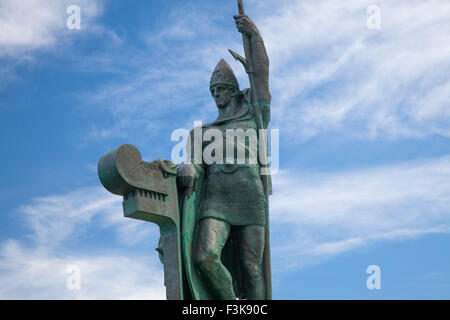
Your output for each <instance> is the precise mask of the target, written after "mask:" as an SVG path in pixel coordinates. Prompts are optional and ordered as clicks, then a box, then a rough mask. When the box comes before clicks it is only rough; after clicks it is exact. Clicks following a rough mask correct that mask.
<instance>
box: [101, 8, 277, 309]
mask: <svg viewBox="0 0 450 320" xmlns="http://www.w3.org/2000/svg"><path fill="white" fill-rule="evenodd" d="M238 5H239V15H236V16H234V19H235V21H236V26H237V29H238V31H239V32H240V33H242V37H243V42H244V50H245V58H243V57H241V56H239V55H238V54H237V53H235V52H234V51H231V50H230V52H231V54H232V55H233V57H234V58H236V59H237V60H239V61H240V62H241V63H242V64H243V65H244V67H245V69H246V71H247V73H248V74H249V79H250V88H249V89H245V90H242V91H241V90H240V88H239V84H238V81H237V79H236V77H235V75H234V73H233V70H232V69H231V67H230V66H229V65H228V64H227V63H226V62H225V60H223V59H221V60H220V61H219V63H218V64H217V66H216V68H215V70H214V72H213V74H212V77H211V80H210V90H211V94H212V97H213V99H214V101H215V103H216V106H217V108H218V117H217V119H216V120H215V121H213V122H212V123H209V124H207V125H204V126H202V127H199V128H195V129H194V130H193V131H191V134H190V139H189V142H188V150H189V153H188V158H187V161H186V163H183V164H181V165H180V166H179V167H177V165H176V164H174V163H172V162H170V161H162V160H157V161H154V162H152V163H147V162H144V161H142V159H141V157H140V154H139V151H137V149H135V148H134V147H132V146H130V145H125V146H122V147H119V148H117V149H115V150H113V151H111V152H109V153H107V154H105V155H104V156H103V157H102V158H101V159H100V161H99V177H100V180H101V181H102V183H103V185H104V186H105V187H106V188H107V189H108V190H110V191H111V192H113V193H115V194H121V195H123V196H124V213H125V216H128V217H132V218H136V219H142V220H147V221H152V222H155V223H157V224H158V225H159V226H160V228H161V240H160V243H159V246H158V248H157V250H158V252H159V253H160V258H161V261H162V262H163V264H164V269H165V284H166V287H167V296H168V298H169V299H227V300H234V299H249V300H265V299H271V298H272V288H271V271H270V246H269V209H268V208H269V207H268V197H269V195H270V194H271V180H270V175H268V174H267V171H268V170H267V169H268V164H267V137H266V133H265V131H264V130H265V129H267V126H268V123H269V120H270V102H271V95H270V93H269V60H268V57H267V53H266V49H265V46H264V42H263V39H262V37H261V34H260V32H259V30H258V28H257V27H256V26H255V24H254V23H253V22H252V20H251V19H250V18H249V17H248V16H246V15H245V13H244V9H243V6H242V1H238ZM261 129H264V130H261ZM208 130H215V131H214V132H218V133H219V134H220V135H221V138H222V137H223V139H224V140H227V139H229V138H230V136H229V134H228V133H229V132H230V130H231V131H233V130H242V131H243V132H245V133H248V132H252V131H253V132H257V133H259V134H258V135H255V137H257V140H258V141H257V148H256V149H257V152H256V153H255V152H254V150H253V151H252V150H251V149H252V146H251V141H250V140H251V139H248V140H245V137H244V143H243V144H241V145H240V147H242V148H243V149H244V151H245V159H244V161H240V160H242V159H238V158H239V157H236V155H235V152H234V151H236V150H235V149H236V146H233V157H232V158H231V159H230V157H229V153H228V152H227V150H224V151H225V152H219V153H218V154H222V155H223V157H219V158H220V159H218V161H217V158H216V161H214V162H213V163H208V162H206V161H204V158H203V156H202V155H203V154H204V151H205V150H207V149H208V146H210V143H212V142H211V141H209V142H208V141H206V142H205V141H203V138H202V137H203V135H204V134H206V133H207V132H208ZM198 132H200V135H198V134H196V133H198ZM261 132H262V134H260V133H261ZM234 141H235V137H232V142H233V143H234ZM228 142H229V140H228V141H227V143H228ZM196 148H197V150H196ZM198 149H200V150H198ZM224 149H225V147H224ZM197 151H199V152H197ZM218 151H219V150H214V151H213V153H214V155H216V152H218ZM221 151H223V150H221ZM198 154H200V157H198ZM255 154H257V155H259V156H256V158H255ZM253 158H255V159H253ZM252 159H253V160H254V161H252Z"/></svg>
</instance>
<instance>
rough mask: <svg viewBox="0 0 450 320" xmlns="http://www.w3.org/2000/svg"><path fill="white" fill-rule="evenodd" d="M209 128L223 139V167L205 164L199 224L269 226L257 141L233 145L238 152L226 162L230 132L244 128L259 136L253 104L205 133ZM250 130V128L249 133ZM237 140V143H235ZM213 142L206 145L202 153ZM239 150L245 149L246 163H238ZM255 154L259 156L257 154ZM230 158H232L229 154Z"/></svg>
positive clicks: (210, 126)
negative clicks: (219, 222) (211, 221)
mask: <svg viewBox="0 0 450 320" xmlns="http://www.w3.org/2000/svg"><path fill="white" fill-rule="evenodd" d="M207 129H218V130H220V131H221V132H222V136H223V142H224V143H223V145H224V150H223V159H224V160H223V161H222V163H220V164H217V163H212V164H210V165H204V166H203V167H204V169H205V172H206V186H205V187H206V188H205V194H204V198H203V204H202V207H201V209H200V213H199V221H201V220H203V219H206V218H214V219H219V220H223V221H225V222H227V223H229V224H230V225H232V226H247V225H261V226H265V225H266V208H267V206H266V201H267V198H266V196H265V194H264V188H263V184H262V181H261V177H260V174H259V165H258V161H257V158H255V159H254V157H255V156H256V155H257V154H258V147H257V140H256V149H255V144H252V139H250V138H247V139H245V140H240V141H241V142H242V141H244V144H242V143H239V140H237V143H235V144H234V146H235V152H234V159H233V162H232V163H230V158H228V160H226V156H227V154H226V150H225V141H226V139H227V137H226V130H227V129H242V130H244V132H251V131H252V130H254V133H255V135H256V137H257V134H258V130H257V125H256V121H255V115H254V111H253V110H252V108H251V107H250V105H248V104H246V105H241V107H240V109H239V111H238V112H237V115H236V116H234V117H233V118H230V119H228V120H227V119H225V120H218V121H215V122H213V123H211V124H209V125H205V126H203V132H204V131H205V130H207ZM248 129H251V130H249V131H247V130H248ZM235 141H236V140H235ZM209 143H211V142H206V143H205V142H203V144H202V150H204V148H205V147H206V146H208V144H209ZM237 147H243V148H244V149H245V156H246V157H245V163H242V157H241V158H240V159H239V160H240V161H241V162H238V159H237V158H238V152H237V149H236V148H237ZM255 152H256V155H255ZM228 156H229V155H228Z"/></svg>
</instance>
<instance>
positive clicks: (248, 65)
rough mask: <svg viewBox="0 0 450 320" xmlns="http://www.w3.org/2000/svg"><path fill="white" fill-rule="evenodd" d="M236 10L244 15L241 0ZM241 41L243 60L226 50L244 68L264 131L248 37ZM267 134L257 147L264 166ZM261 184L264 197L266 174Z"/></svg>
mask: <svg viewBox="0 0 450 320" xmlns="http://www.w3.org/2000/svg"><path fill="white" fill-rule="evenodd" d="M238 9H239V15H245V11H244V4H243V3H242V0H238ZM242 41H243V43H244V52H245V58H243V57H242V56H240V55H239V54H238V53H236V52H234V51H233V50H231V49H228V51H230V53H231V55H232V56H233V57H234V58H235V59H236V60H237V61H239V62H241V63H242V65H243V66H244V68H245V71H246V72H247V74H248V76H249V80H250V88H251V90H250V93H251V95H250V104H251V106H252V108H253V110H254V111H255V118H256V125H257V126H258V129H264V127H263V121H262V115H261V110H260V109H259V107H258V94H257V92H258V91H257V90H256V81H255V74H254V72H253V71H254V68H253V59H252V48H251V46H250V36H249V35H247V34H242ZM266 135H267V133H264V134H263V135H261V137H260V140H261V139H262V141H260V144H259V147H260V149H261V152H260V155H262V159H261V160H262V161H261V162H262V164H263V165H264V166H266V165H268V161H267V157H268V152H267V149H266V147H267V136H266ZM262 182H263V185H264V192H265V194H266V196H268V195H269V178H268V175H267V172H266V173H265V174H264V175H263V177H262Z"/></svg>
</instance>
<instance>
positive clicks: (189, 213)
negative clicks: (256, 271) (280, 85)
mask: <svg viewBox="0 0 450 320" xmlns="http://www.w3.org/2000/svg"><path fill="white" fill-rule="evenodd" d="M249 97H250V90H249V89H246V90H244V91H242V99H241V101H240V102H239V104H238V110H237V112H236V113H235V114H234V115H233V116H231V117H229V118H226V119H220V120H216V121H214V122H212V123H210V124H207V125H204V126H203V127H202V128H201V129H202V130H206V129H208V128H215V127H221V126H224V125H225V126H227V124H230V126H228V127H233V123H247V124H251V123H256V121H255V120H254V119H255V112H254V110H253V108H255V107H256V108H260V111H261V114H262V115H263V125H264V128H262V129H266V128H267V125H268V122H269V119H270V106H269V105H268V104H258V105H256V106H251V105H250V103H249V101H250V99H249ZM255 129H261V128H256V127H255ZM191 136H192V132H191ZM202 150H203V147H202ZM260 166H261V164H260V163H259V164H258V165H257V166H256V170H257V171H256V173H255V174H253V171H251V172H244V171H245V170H253V169H250V168H249V167H246V168H240V166H239V165H236V164H231V165H224V166H223V168H222V170H220V172H219V173H218V175H215V177H214V176H212V175H211V176H209V175H208V169H207V167H206V166H200V165H195V168H196V171H197V175H198V178H197V180H196V185H195V188H194V192H193V193H192V195H191V196H190V197H187V196H186V195H185V194H184V191H181V188H179V190H180V193H181V194H180V196H179V199H180V212H181V238H182V260H183V286H184V290H183V291H184V296H185V297H186V299H192V300H210V299H215V297H214V295H213V293H212V292H210V290H209V289H208V286H207V285H206V283H205V281H204V280H203V278H202V275H201V273H200V272H199V270H198V268H197V267H196V266H195V263H194V262H195V256H194V255H195V252H196V250H195V245H196V235H197V225H198V223H199V221H200V220H201V219H204V218H208V217H212V218H216V219H220V220H225V221H227V222H228V223H230V225H231V226H232V228H231V231H230V236H229V238H228V241H227V242H226V244H225V247H224V248H223V250H222V256H221V261H222V263H223V264H224V265H225V267H226V268H227V269H228V270H229V271H230V273H231V276H232V279H233V287H234V291H235V295H236V297H244V296H245V282H244V281H243V279H242V275H243V273H242V270H241V266H242V263H241V262H240V254H239V244H238V241H239V239H238V234H237V233H236V232H235V231H236V229H234V228H233V226H239V225H241V226H242V225H264V226H265V248H264V255H263V265H262V267H263V275H264V281H265V287H266V299H272V286H271V267H270V241H269V238H270V235H269V206H268V197H269V195H270V194H271V185H270V183H269V188H268V192H264V189H263V188H262V181H261V176H259V169H258V167H260ZM219 175H221V176H219ZM258 176H259V177H258ZM220 177H222V179H223V178H224V177H225V178H226V180H227V181H223V182H224V183H225V185H226V184H227V183H233V179H240V178H244V179H250V180H249V181H250V184H247V185H248V186H249V188H251V190H242V191H243V192H245V193H246V194H250V195H251V197H253V199H248V200H247V203H250V205H246V204H245V201H242V197H241V201H237V203H236V202H235V203H231V204H230V205H226V208H225V209H223V210H221V208H222V207H223V206H224V203H225V202H229V200H230V198H227V196H225V197H224V198H221V196H220V191H223V190H221V185H216V187H215V188H212V189H217V190H215V191H216V192H214V190H210V188H211V187H208V190H207V185H208V182H209V181H208V179H210V180H211V179H215V180H216V181H214V183H217V181H218V180H220ZM253 178H256V180H257V179H259V181H256V180H254V179H253ZM269 182H270V176H269ZM209 185H210V186H211V183H209ZM225 185H224V184H222V186H225ZM237 186H238V188H242V186H243V184H242V183H240V181H237ZM225 188H226V186H225ZM231 197H232V196H231ZM255 201H256V204H255V203H254V202H255ZM252 202H253V203H252ZM226 209H231V211H232V213H231V214H230V213H229V212H230V210H226ZM239 209H241V210H240V211H239ZM242 209H243V210H242ZM227 213H228V214H229V215H230V216H233V217H231V218H230V217H228V216H227ZM239 213H244V214H243V215H242V214H241V215H239Z"/></svg>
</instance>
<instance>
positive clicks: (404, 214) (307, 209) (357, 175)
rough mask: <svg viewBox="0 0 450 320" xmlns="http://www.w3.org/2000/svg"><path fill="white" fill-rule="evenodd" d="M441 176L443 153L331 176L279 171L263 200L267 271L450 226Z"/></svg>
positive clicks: (448, 174)
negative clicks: (267, 211) (268, 237)
mask: <svg viewBox="0 0 450 320" xmlns="http://www.w3.org/2000/svg"><path fill="white" fill-rule="evenodd" d="M449 181H450V158H449V157H443V158H437V159H429V160H421V161H415V162H407V163H401V164H397V165H390V166H383V167H375V168H367V169H359V170H355V171H350V172H341V173H331V174H319V173H307V172H303V173H302V172H295V173H294V172H292V171H289V172H284V173H283V172H280V174H278V175H276V176H274V190H276V192H275V194H274V196H272V198H271V223H272V225H273V227H274V230H273V231H272V233H274V243H273V246H274V248H273V252H274V255H275V257H276V259H274V264H275V266H276V268H275V269H280V268H281V269H283V268H294V269H295V268H299V267H302V266H304V265H306V264H309V263H315V262H317V261H320V260H321V259H323V258H326V257H331V256H334V255H337V254H340V253H343V252H346V251H350V250H354V249H357V248H360V247H363V246H367V245H370V244H372V243H374V242H376V241H386V240H389V241H394V240H402V239H410V238H415V237H418V236H420V235H424V234H429V233H448V232H450V223H449V222H450V215H449V212H450V182H449ZM282 230H283V235H282V236H279V235H275V234H276V233H277V232H281V231H282Z"/></svg>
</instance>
